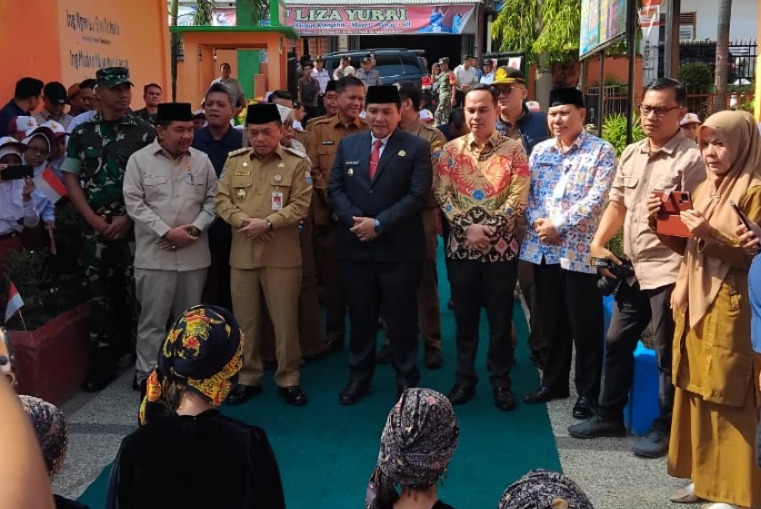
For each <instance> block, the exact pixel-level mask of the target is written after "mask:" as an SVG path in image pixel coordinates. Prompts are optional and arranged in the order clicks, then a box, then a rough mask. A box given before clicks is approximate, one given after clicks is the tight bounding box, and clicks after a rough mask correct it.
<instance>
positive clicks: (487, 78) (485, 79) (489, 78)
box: [480, 71, 494, 85]
mask: <svg viewBox="0 0 761 509" xmlns="http://www.w3.org/2000/svg"><path fill="white" fill-rule="evenodd" d="M480 83H482V84H484V85H491V84H492V83H494V71H492V72H490V73H488V74H484V75H483V76H481V81H480Z"/></svg>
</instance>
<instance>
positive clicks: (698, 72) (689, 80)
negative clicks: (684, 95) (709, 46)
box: [679, 62, 713, 93]
mask: <svg viewBox="0 0 761 509" xmlns="http://www.w3.org/2000/svg"><path fill="white" fill-rule="evenodd" d="M679 81H681V82H682V83H683V84H684V87H685V88H686V89H687V92H688V93H689V92H695V93H701V92H708V91H709V90H710V88H711V85H713V73H712V72H711V69H710V67H708V66H707V65H706V64H704V63H703V62H690V63H687V64H682V65H680V66H679Z"/></svg>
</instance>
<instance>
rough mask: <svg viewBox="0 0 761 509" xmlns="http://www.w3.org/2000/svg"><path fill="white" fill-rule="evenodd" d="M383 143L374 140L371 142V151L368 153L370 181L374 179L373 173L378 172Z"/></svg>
mask: <svg viewBox="0 0 761 509" xmlns="http://www.w3.org/2000/svg"><path fill="white" fill-rule="evenodd" d="M382 146H383V141H381V140H375V142H373V151H372V152H371V153H370V180H373V179H374V178H375V172H376V171H378V162H379V161H380V149H381V147H382Z"/></svg>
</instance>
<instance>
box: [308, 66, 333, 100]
mask: <svg viewBox="0 0 761 509" xmlns="http://www.w3.org/2000/svg"><path fill="white" fill-rule="evenodd" d="M312 77H313V78H314V79H316V80H317V81H319V82H320V94H324V93H325V87H327V86H328V81H330V73H329V72H328V71H327V70H326V69H325V68H323V69H322V71H318V70H317V69H312Z"/></svg>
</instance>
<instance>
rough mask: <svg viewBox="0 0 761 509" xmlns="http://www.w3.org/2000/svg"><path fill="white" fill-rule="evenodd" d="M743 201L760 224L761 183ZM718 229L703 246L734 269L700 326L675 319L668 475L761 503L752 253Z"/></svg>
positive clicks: (719, 494)
mask: <svg viewBox="0 0 761 509" xmlns="http://www.w3.org/2000/svg"><path fill="white" fill-rule="evenodd" d="M740 206H741V208H742V209H743V210H744V211H745V212H746V213H747V214H748V216H749V217H750V218H751V219H752V220H755V221H757V222H759V221H761V187H753V188H751V189H749V190H748V193H747V195H746V198H745V200H743V203H741V204H740ZM712 233H713V234H714V237H716V241H714V242H707V243H704V244H703V245H702V246H700V247H699V248H700V249H701V250H702V251H703V253H704V254H705V255H707V256H715V257H720V258H722V259H724V260H726V261H727V262H729V263H730V264H731V266H732V268H731V270H730V271H729V273H728V274H727V277H726V278H725V279H724V281H723V283H722V285H721V289H720V291H719V294H718V296H717V297H716V299H715V300H714V302H713V303H712V304H711V306H710V307H709V309H708V312H707V313H706V314H705V316H704V317H703V318H702V319H701V320H700V322H698V324H697V326H696V327H694V328H692V329H690V328H689V322H688V320H687V317H686V316H685V315H680V314H678V313H677V314H675V317H674V318H675V320H676V330H675V336H674V357H673V381H674V385H675V386H676V394H675V396H674V414H673V421H672V426H671V440H670V443H669V455H668V472H669V474H670V475H672V476H674V477H681V478H685V479H692V481H693V482H694V483H695V494H696V495H697V496H698V497H700V498H702V499H705V500H708V501H711V502H725V503H729V504H735V505H738V506H742V507H754V508H755V507H761V468H759V467H758V464H757V463H756V454H755V433H756V426H757V423H758V409H759V407H760V406H761V395H759V390H758V387H757V381H758V374H759V366H761V362H759V359H760V358H761V356H759V355H758V354H756V353H755V352H753V349H752V348H751V340H750V320H751V311H750V304H749V301H748V269H749V267H750V258H749V256H748V255H747V254H746V253H745V251H744V250H743V249H742V248H741V247H740V245H739V241H738V240H737V238H736V237H734V236H731V237H729V236H726V235H722V234H721V233H720V232H717V231H715V230H714V231H713V232H712ZM690 242H695V240H690Z"/></svg>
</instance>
